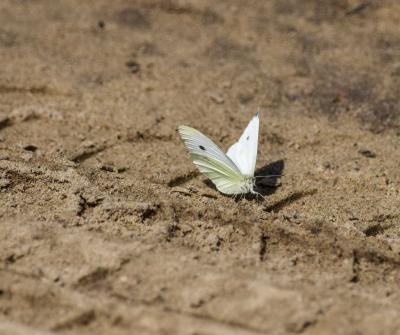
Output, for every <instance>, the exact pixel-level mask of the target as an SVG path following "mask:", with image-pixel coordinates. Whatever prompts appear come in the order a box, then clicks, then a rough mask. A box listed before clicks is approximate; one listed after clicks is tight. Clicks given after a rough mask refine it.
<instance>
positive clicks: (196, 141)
mask: <svg viewBox="0 0 400 335" xmlns="http://www.w3.org/2000/svg"><path fill="white" fill-rule="evenodd" d="M178 132H179V135H180V136H181V138H182V140H183V142H184V143H185V146H186V148H187V149H188V151H189V153H190V156H191V158H192V160H193V163H194V164H195V165H196V166H197V168H198V169H199V170H200V172H201V173H204V174H205V175H206V176H207V177H208V178H210V180H211V181H212V182H213V184H214V185H215V186H216V188H217V189H218V190H219V191H220V192H222V193H225V194H239V193H243V191H242V190H241V181H242V174H241V173H240V170H239V169H238V167H237V166H236V165H235V163H234V162H233V161H232V160H231V159H230V158H229V157H228V156H227V155H226V154H225V153H224V152H223V151H222V150H221V149H220V148H219V147H218V146H217V145H216V144H215V143H214V142H213V141H211V140H210V139H209V138H208V137H207V136H205V135H203V134H202V133H201V132H200V131H198V130H196V129H194V128H191V127H187V126H179V127H178Z"/></svg>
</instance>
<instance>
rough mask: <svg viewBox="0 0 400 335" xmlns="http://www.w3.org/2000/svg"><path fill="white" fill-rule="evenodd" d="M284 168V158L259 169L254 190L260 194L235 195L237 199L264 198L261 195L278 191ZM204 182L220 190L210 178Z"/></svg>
mask: <svg viewBox="0 0 400 335" xmlns="http://www.w3.org/2000/svg"><path fill="white" fill-rule="evenodd" d="M284 168H285V162H284V161H283V160H282V159H280V160H277V161H275V162H272V163H269V164H267V165H264V166H263V167H261V168H259V169H257V170H256V171H255V173H254V176H255V177H256V185H255V188H254V191H256V192H257V193H258V194H252V193H248V194H243V195H239V196H235V197H234V199H235V200H236V201H239V200H241V199H243V198H245V199H246V200H263V199H260V198H261V197H260V195H261V196H262V197H266V196H269V195H271V194H274V193H275V192H276V189H277V188H278V187H279V186H280V185H281V184H280V182H279V178H280V176H281V175H282V173H283V170H284ZM204 183H205V184H206V185H207V186H208V187H210V188H212V189H213V190H216V191H217V192H218V190H217V188H216V187H215V185H214V184H213V183H212V182H211V181H210V180H209V179H207V180H205V181H204ZM220 194H221V195H223V196H225V197H229V198H232V195H227V194H223V193H220Z"/></svg>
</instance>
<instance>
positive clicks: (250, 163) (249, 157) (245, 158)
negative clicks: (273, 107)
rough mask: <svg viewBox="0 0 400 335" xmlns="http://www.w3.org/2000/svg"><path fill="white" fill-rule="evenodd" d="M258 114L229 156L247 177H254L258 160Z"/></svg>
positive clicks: (234, 145) (233, 146)
mask: <svg viewBox="0 0 400 335" xmlns="http://www.w3.org/2000/svg"><path fill="white" fill-rule="evenodd" d="M259 124H260V121H259V117H258V113H257V114H256V115H255V116H254V117H253V118H252V119H251V120H250V122H249V124H248V126H247V127H246V129H245V130H244V132H243V134H242V136H240V138H239V141H237V142H236V143H235V144H233V145H232V146H231V147H230V148H229V150H228V152H227V156H228V157H229V158H230V159H231V160H232V161H233V162H234V163H235V165H236V166H237V167H238V168H239V170H240V172H241V173H242V174H243V175H245V176H254V171H255V168H256V160H257V146H258V129H259Z"/></svg>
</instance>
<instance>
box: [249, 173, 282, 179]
mask: <svg viewBox="0 0 400 335" xmlns="http://www.w3.org/2000/svg"><path fill="white" fill-rule="evenodd" d="M282 176H284V174H269V175H267V176H254V178H276V177H282Z"/></svg>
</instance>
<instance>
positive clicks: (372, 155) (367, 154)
mask: <svg viewBox="0 0 400 335" xmlns="http://www.w3.org/2000/svg"><path fill="white" fill-rule="evenodd" d="M358 153H359V154H361V155H363V156H364V157H367V158H375V157H376V154H375V153H374V152H372V151H370V150H368V149H360V150H358Z"/></svg>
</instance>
